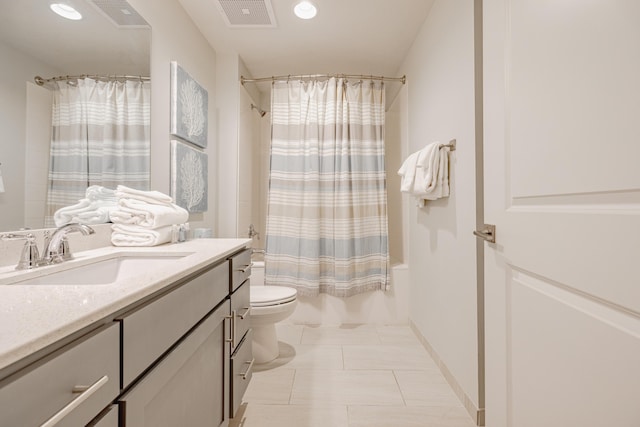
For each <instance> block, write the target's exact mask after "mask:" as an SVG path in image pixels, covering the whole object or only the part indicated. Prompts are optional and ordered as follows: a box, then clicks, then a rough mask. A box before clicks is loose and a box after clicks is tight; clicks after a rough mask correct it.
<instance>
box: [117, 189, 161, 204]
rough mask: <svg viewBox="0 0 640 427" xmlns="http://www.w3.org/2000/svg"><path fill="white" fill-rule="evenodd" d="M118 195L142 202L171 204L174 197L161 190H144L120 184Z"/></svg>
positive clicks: (121, 197)
mask: <svg viewBox="0 0 640 427" xmlns="http://www.w3.org/2000/svg"><path fill="white" fill-rule="evenodd" d="M116 196H117V197H118V198H119V199H134V200H139V201H141V202H146V203H152V204H154V205H170V204H171V203H173V199H172V198H171V197H169V196H167V195H166V194H164V193H161V192H159V191H143V190H136V189H135V188H129V187H126V186H124V185H118V188H117V189H116Z"/></svg>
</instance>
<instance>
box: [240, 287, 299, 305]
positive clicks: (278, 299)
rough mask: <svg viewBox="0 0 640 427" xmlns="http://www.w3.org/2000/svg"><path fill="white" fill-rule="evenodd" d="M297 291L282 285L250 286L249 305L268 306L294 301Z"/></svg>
mask: <svg viewBox="0 0 640 427" xmlns="http://www.w3.org/2000/svg"><path fill="white" fill-rule="evenodd" d="M297 294H298V291H296V290H295V289H294V288H288V287H284V286H251V306H252V307H269V306H273V305H280V304H286V303H288V302H291V301H295V299H296V295H297Z"/></svg>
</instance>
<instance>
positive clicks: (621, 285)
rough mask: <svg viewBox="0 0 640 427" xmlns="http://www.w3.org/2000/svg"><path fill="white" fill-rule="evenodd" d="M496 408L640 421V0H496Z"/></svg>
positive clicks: (561, 426)
mask: <svg viewBox="0 0 640 427" xmlns="http://www.w3.org/2000/svg"><path fill="white" fill-rule="evenodd" d="M483 8H484V10H483V14H484V17H483V28H484V30H483V33H484V34H483V38H484V40H483V49H484V53H483V61H484V88H483V89H484V159H485V160H484V163H485V164H484V173H485V222H487V223H490V224H495V225H496V227H497V232H496V237H497V242H496V243H495V244H486V249H487V250H486V253H485V275H486V276H485V279H486V280H485V282H486V283H485V339H486V341H485V343H486V420H487V425H488V426H490V427H503V426H513V427H528V426H530V427H541V426H544V427H555V426H557V427H583V426H588V427H599V426H602V427H605V426H606V427H609V426H616V427H638V426H640V1H638V0H615V1H614V0H484V5H483Z"/></svg>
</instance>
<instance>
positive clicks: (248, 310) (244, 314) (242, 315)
mask: <svg viewBox="0 0 640 427" xmlns="http://www.w3.org/2000/svg"><path fill="white" fill-rule="evenodd" d="M250 312H251V307H244V313H242V314H238V317H239V318H240V320H244V319H245V317H247V315H248V314H249V313H250Z"/></svg>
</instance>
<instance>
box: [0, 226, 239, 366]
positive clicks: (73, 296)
mask: <svg viewBox="0 0 640 427" xmlns="http://www.w3.org/2000/svg"><path fill="white" fill-rule="evenodd" d="M250 242H251V241H250V240H249V239H196V240H190V241H187V242H184V243H176V244H167V245H162V246H156V247H150V248H148V247H144V248H138V247H113V246H109V247H104V248H99V249H94V250H90V251H84V252H78V253H75V254H74V256H75V259H73V260H70V261H66V262H64V263H61V264H57V265H54V266H46V267H38V268H36V269H33V270H30V271H28V272H25V271H22V272H16V271H15V270H14V267H13V266H10V267H1V268H0V373H2V370H3V369H4V368H7V367H8V366H10V365H12V364H14V363H16V362H18V361H21V360H23V359H24V358H27V357H29V356H30V355H33V354H34V353H36V352H38V351H40V350H42V349H44V348H46V347H49V346H51V345H53V344H55V343H56V342H58V341H60V340H62V339H64V338H66V337H68V336H70V335H72V334H74V333H76V332H78V331H80V330H82V329H85V328H87V327H90V326H91V325H93V324H96V323H98V322H102V321H104V319H105V318H108V317H109V316H112V315H114V314H115V313H117V312H119V311H122V310H123V309H124V308H126V307H128V306H131V305H133V304H135V303H136V302H138V301H140V300H142V299H144V298H145V297H147V296H149V295H152V294H154V293H156V292H157V291H159V290H162V289H163V288H164V287H166V286H168V285H170V284H172V283H174V282H176V281H177V280H180V279H181V278H183V277H186V276H188V275H189V274H191V273H194V272H196V271H198V270H200V269H201V268H203V267H205V266H206V265H208V264H210V263H212V262H215V261H217V260H221V259H224V258H225V257H226V256H228V255H230V254H232V253H233V252H236V251H237V250H239V249H241V248H243V247H245V246H249V244H250ZM139 253H143V254H159V255H162V254H166V255H169V254H172V255H186V256H184V257H183V258H180V259H177V260H172V261H171V262H170V263H169V262H167V263H163V262H158V263H157V268H155V266H154V269H153V270H147V271H140V272H137V273H134V274H132V275H130V276H127V277H126V278H125V279H123V280H119V281H117V282H115V283H111V284H106V285H21V284H20V283H19V282H18V281H19V280H24V279H27V278H33V277H38V276H46V275H48V274H50V273H53V272H56V271H59V270H64V269H67V268H69V267H72V266H80V265H84V264H89V263H92V262H95V261H96V260H100V259H107V258H111V257H113V256H117V255H125V254H126V255H134V254H139ZM3 376H4V375H0V378H1V377H3Z"/></svg>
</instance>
